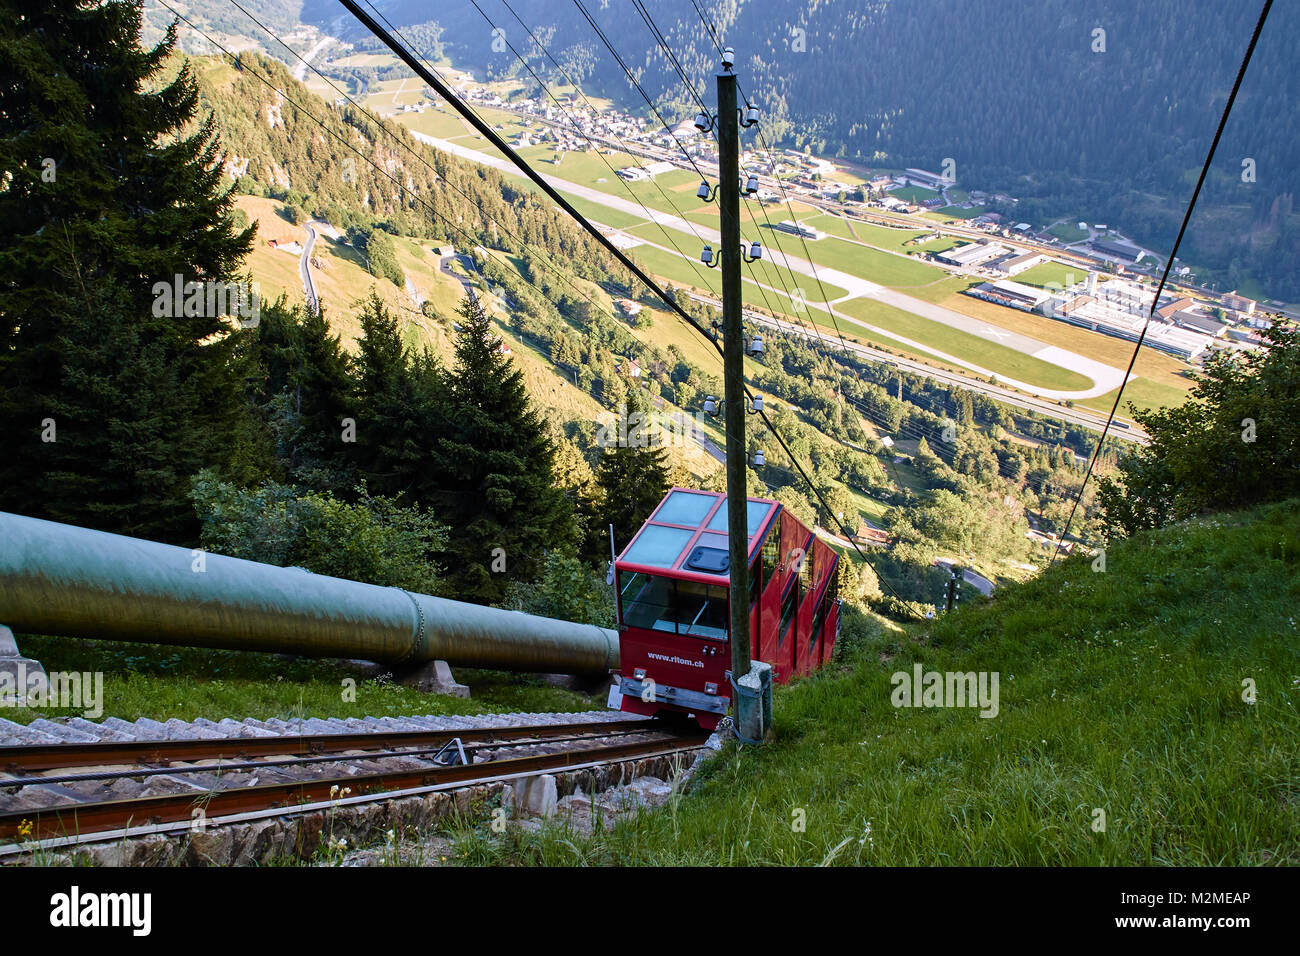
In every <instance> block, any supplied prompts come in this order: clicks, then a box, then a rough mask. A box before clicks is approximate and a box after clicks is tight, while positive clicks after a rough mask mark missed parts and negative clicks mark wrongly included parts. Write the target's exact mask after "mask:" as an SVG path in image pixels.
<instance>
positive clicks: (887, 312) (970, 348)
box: [835, 299, 1092, 390]
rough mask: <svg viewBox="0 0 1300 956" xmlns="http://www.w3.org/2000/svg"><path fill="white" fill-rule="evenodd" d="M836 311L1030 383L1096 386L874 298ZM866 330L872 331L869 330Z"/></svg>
mask: <svg viewBox="0 0 1300 956" xmlns="http://www.w3.org/2000/svg"><path fill="white" fill-rule="evenodd" d="M835 311H836V312H837V314H839V315H841V316H844V315H848V316H851V317H852V318H857V319H861V320H863V321H864V322H867V323H870V324H871V325H875V326H877V327H879V328H881V329H884V330H886V331H888V332H895V333H897V334H898V335H901V336H903V337H904V338H908V339H912V340H913V341H915V342H919V343H921V344H922V345H928V346H929V347H931V348H934V349H938V350H939V351H941V352H946V353H947V354H949V355H953V356H957V357H959V358H962V359H965V360H966V361H968V362H972V363H974V364H976V365H979V366H981V367H982V368H986V369H988V370H989V371H991V372H995V373H996V374H998V375H1001V376H1005V377H1007V378H1014V379H1016V380H1017V381H1020V382H1024V383H1025V384H1027V385H1037V386H1039V387H1042V388H1056V389H1061V390H1082V389H1086V388H1089V387H1090V386H1091V385H1092V379H1090V378H1088V377H1087V376H1086V375H1080V374H1079V373H1078V372H1072V371H1070V370H1069V369H1064V368H1061V367H1060V366H1059V365H1053V364H1052V363H1051V362H1044V361H1043V360H1042V359H1039V358H1034V357H1033V356H1032V355H1026V354H1025V353H1023V352H1017V351H1016V350H1015V349H1013V348H1009V347H1008V346H1005V345H999V344H998V343H996V342H991V341H989V340H987V339H984V338H981V337H980V336H978V335H972V334H970V333H969V332H963V331H961V330H959V329H954V328H952V327H951V326H948V325H944V324H943V323H942V322H934V321H932V320H930V319H924V318H921V316H919V315H913V314H912V313H910V312H904V311H903V310H901V309H896V308H894V307H893V306H889V305H886V304H884V303H883V302H877V301H875V300H874V299H853V300H851V301H849V302H842V303H840V304H839V305H838V306H836V307H835ZM841 321H843V320H841ZM856 331H857V330H855V332H856ZM863 333H864V334H868V335H869V334H871V333H868V332H866V331H865V330H863Z"/></svg>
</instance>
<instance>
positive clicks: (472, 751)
mask: <svg viewBox="0 0 1300 956" xmlns="http://www.w3.org/2000/svg"><path fill="white" fill-rule="evenodd" d="M521 716H523V715H521ZM531 716H533V717H537V718H544V719H545V722H541V721H539V722H535V723H521V722H520V721H518V720H515V721H511V722H509V723H507V724H506V725H499V726H482V725H481V724H482V721H481V719H475V718H461V719H459V720H457V719H455V718H452V719H438V718H407V719H405V720H403V721H395V722H394V723H396V724H397V727H396V728H395V727H393V726H392V725H391V724H390V725H385V724H383V723H382V722H381V721H373V720H372V721H361V722H352V723H354V724H362V725H363V726H365V729H356V728H355V727H354V728H353V729H352V730H351V731H350V732H339V731H338V730H337V729H335V727H329V729H328V730H327V731H326V732H308V733H303V732H299V733H294V732H293V730H292V726H293V725H291V724H285V725H284V726H285V728H286V729H287V732H284V733H263V734H260V735H256V736H236V735H233V734H227V735H221V736H219V735H216V734H213V733H211V731H209V733H208V735H207V736H206V737H202V738H199V737H189V738H179V739H162V740H160V739H108V740H102V739H101V740H68V741H65V742H62V743H42V742H37V743H9V744H8V745H5V746H0V852H3V851H5V850H10V851H12V850H14V849H17V848H18V846H19V845H20V844H29V845H30V844H32V843H33V841H36V842H42V841H54V842H56V843H58V844H67V843H75V842H86V841H89V840H93V839H94V837H95V835H96V834H100V835H103V834H113V835H119V834H125V833H129V832H157V831H159V830H160V829H162V830H165V829H168V828H169V827H170V828H171V829H176V828H177V827H176V826H174V825H187V824H191V823H192V822H193V821H194V820H196V818H198V819H201V820H202V825H204V826H207V825H209V824H211V825H219V824H220V823H221V822H222V819H223V818H229V819H235V818H239V817H241V816H247V815H250V814H253V815H266V814H268V813H270V814H275V815H294V814H299V813H308V812H314V811H318V810H320V809H321V808H322V807H327V806H330V805H334V804H336V803H338V802H339V801H340V799H341V798H342V799H344V800H345V801H346V802H347V803H349V804H354V803H356V802H366V801H374V800H385V799H394V798H400V797H403V796H408V795H412V794H418V793H423V792H427V791H429V790H431V789H449V788H455V787H462V786H472V785H475V784H479V783H484V782H490V781H499V780H513V779H519V778H524V777H529V776H534V775H537V774H542V773H548V772H553V771H566V770H575V769H580V768H588V767H593V766H600V765H606V764H612V763H620V762H623V761H633V760H641V759H645V758H650V757H666V756H671V755H673V754H681V753H686V752H688V751H692V750H696V749H698V748H700V747H702V746H703V745H704V742H705V740H706V739H707V735H704V734H699V733H695V734H691V735H686V736H683V735H682V734H681V733H679V732H678V731H677V730H676V729H675V728H671V727H669V726H667V725H665V724H663V723H661V722H658V721H654V720H645V719H611V717H610V715H608V714H605V713H600V714H595V715H585V716H592V717H598V718H599V719H589V720H577V721H573V720H567V721H566V720H559V721H557V720H555V719H554V718H556V717H569V716H571V715H531ZM577 716H584V715H577ZM47 723H48V722H47ZM83 723H88V722H83ZM151 723H152V722H151ZM177 723H179V722H177ZM230 723H231V724H233V725H234V727H236V728H244V727H245V725H244V724H237V723H235V722H233V721H232V722H230ZM255 723H260V722H255ZM282 723H283V722H282ZM329 723H330V722H319V721H318V722H315V724H316V726H318V727H319V726H320V725H322V724H325V725H327V726H328V724H329ZM334 723H335V724H338V723H341V722H334ZM429 723H434V724H439V723H441V724H446V723H453V724H459V726H450V727H448V726H421V724H426V725H427V724H429ZM412 724H415V725H416V726H415V727H412V726H411V725H412ZM10 726H11V727H12V726H16V725H10ZM90 726H98V725H90ZM127 726H130V725H127ZM159 726H161V725H159ZM182 726H189V725H182ZM213 726H215V725H213ZM262 726H263V727H266V726H267V725H265V724H263V725H262ZM46 729H49V728H46ZM37 732H38V733H39V732H40V731H39V730H38V731H37ZM173 732H174V733H180V731H176V730H175V729H174V730H173ZM80 733H81V734H82V735H84V736H89V734H86V733H85V731H80ZM114 733H115V736H117V737H119V738H120V737H125V736H126V735H125V734H123V733H122V732H121V731H120V730H119V731H115V732H114ZM6 843H7V844H9V846H8V847H6V846H5V844H6Z"/></svg>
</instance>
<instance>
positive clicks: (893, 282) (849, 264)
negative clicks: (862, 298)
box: [763, 224, 944, 289]
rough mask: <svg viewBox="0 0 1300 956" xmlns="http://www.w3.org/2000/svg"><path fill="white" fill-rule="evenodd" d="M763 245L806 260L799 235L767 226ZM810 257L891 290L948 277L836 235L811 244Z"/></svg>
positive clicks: (932, 267) (921, 264) (910, 261)
mask: <svg viewBox="0 0 1300 956" xmlns="http://www.w3.org/2000/svg"><path fill="white" fill-rule="evenodd" d="M763 244H764V245H770V246H776V247H777V248H778V249H779V250H780V251H782V252H785V253H788V254H790V255H792V256H799V257H801V258H805V257H806V256H805V253H804V249H803V245H802V244H801V243H800V242H799V239H798V238H797V237H796V236H791V235H786V234H783V233H779V232H777V231H776V230H774V229H768V228H767V227H766V224H764V227H763ZM808 255H811V256H812V258H813V261H814V262H815V263H816V264H817V265H819V266H829V267H831V268H832V269H840V270H842V271H844V272H847V273H849V274H850V275H855V276H859V277H861V278H863V279H870V280H871V281H872V282H877V283H879V284H880V285H885V286H890V287H891V288H900V289H901V288H910V287H912V286H918V285H925V284H927V283H929V282H933V281H934V280H935V279H941V278H943V276H944V272H943V270H941V269H936V268H935V267H934V266H930V265H926V264H925V263H924V262H920V261H917V260H914V259H909V258H904V257H903V256H898V255H894V254H893V253H889V252H882V251H881V250H879V249H872V248H870V247H869V246H865V245H862V244H861V243H856V242H849V241H846V240H844V239H839V238H836V237H835V236H827V237H826V238H825V239H818V240H817V241H816V242H812V241H809V243H808Z"/></svg>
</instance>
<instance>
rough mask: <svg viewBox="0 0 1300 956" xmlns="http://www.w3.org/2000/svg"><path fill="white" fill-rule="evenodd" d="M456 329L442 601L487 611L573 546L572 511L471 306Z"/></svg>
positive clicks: (544, 433) (532, 412) (540, 429)
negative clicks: (555, 553)
mask: <svg viewBox="0 0 1300 956" xmlns="http://www.w3.org/2000/svg"><path fill="white" fill-rule="evenodd" d="M457 312H458V313H459V315H460V317H461V322H460V325H461V329H460V332H459V333H458V336H457V340H456V362H455V367H454V369H453V370H452V372H451V375H450V378H449V382H448V398H449V407H448V420H449V428H448V431H447V433H446V434H445V435H443V436H442V437H441V438H440V440H439V441H438V446H437V452H436V458H437V473H438V474H439V476H440V478H441V481H442V487H441V488H440V489H438V490H436V491H433V492H432V493H431V494H432V499H433V500H434V501H435V502H436V504H435V506H434V511H435V513H436V514H437V515H438V517H439V518H440V519H441V520H443V521H446V522H447V523H448V524H449V525H450V526H451V529H452V534H451V546H450V548H449V553H448V555H447V558H446V560H445V561H444V564H445V565H446V568H447V579H448V581H449V582H450V583H449V586H448V594H450V595H451V596H453V597H459V598H461V599H462V600H473V601H484V602H497V601H500V600H501V599H502V598H503V597H504V595H505V586H506V584H507V583H508V582H509V581H511V580H522V581H528V580H533V579H535V578H536V577H537V575H538V574H539V573H540V570H541V567H542V560H543V556H544V554H545V553H546V552H548V551H552V550H564V549H566V548H571V547H572V546H573V545H574V544H575V543H576V542H575V538H576V526H575V523H574V517H573V509H572V506H571V504H570V502H569V501H568V500H567V499H566V497H565V495H564V492H563V490H562V489H560V488H559V487H557V485H556V478H555V454H556V450H555V445H554V443H553V442H552V440H551V437H550V435H549V434H548V429H547V426H546V423H545V421H543V419H542V417H541V415H540V414H539V413H538V412H537V410H536V408H534V406H533V404H532V402H531V400H530V399H529V397H528V392H527V389H526V387H525V385H524V378H523V374H522V373H521V372H520V371H519V369H517V368H515V367H514V364H513V363H512V362H511V360H510V359H509V357H508V356H506V355H504V354H503V353H502V352H501V350H500V344H501V340H500V339H499V338H498V337H497V335H496V334H495V332H494V331H493V329H492V323H491V320H490V319H489V318H488V316H487V314H486V313H485V312H484V311H483V307H482V305H481V303H480V302H479V300H478V298H477V297H476V296H475V295H474V294H473V293H470V294H469V295H467V296H466V298H465V300H464V302H463V303H462V304H461V306H460V308H459V309H458V310H457Z"/></svg>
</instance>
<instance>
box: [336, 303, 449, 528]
mask: <svg viewBox="0 0 1300 956" xmlns="http://www.w3.org/2000/svg"><path fill="white" fill-rule="evenodd" d="M353 367H354V378H355V381H356V395H355V399H354V405H355V409H356V414H355V416H348V417H354V418H355V421H356V435H355V443H354V444H353V447H354V449H355V453H354V455H353V456H352V460H353V461H354V462H355V463H356V465H357V467H358V469H359V471H360V474H361V476H362V477H364V478H365V480H366V482H367V485H368V487H369V488H370V490H371V491H372V492H373V493H377V494H381V495H386V496H389V497H392V496H396V495H402V494H404V495H406V496H407V499H408V501H407V504H412V503H414V502H419V503H421V504H424V505H425V506H426V507H427V506H428V505H429V504H430V495H431V493H430V492H429V491H428V488H429V485H430V483H431V482H432V483H433V484H437V478H438V477H440V476H438V475H434V474H432V473H431V459H430V448H432V447H433V446H434V445H435V444H436V442H437V439H438V433H439V432H440V431H442V430H445V418H444V411H445V405H446V402H447V397H446V395H445V383H444V381H443V373H442V370H441V369H440V368H439V366H438V364H437V363H436V361H435V360H434V359H432V358H431V357H430V356H429V355H428V353H427V352H426V353H425V354H423V355H421V356H414V357H413V356H412V355H411V354H410V352H409V350H408V349H407V348H406V346H405V345H404V344H403V342H402V334H401V332H400V331H399V329H398V324H397V318H396V316H394V315H393V314H392V313H391V312H390V311H389V310H388V308H387V306H385V305H384V301H383V300H382V299H381V298H380V297H379V294H378V293H377V292H375V291H374V289H371V291H370V296H369V298H368V299H367V300H366V303H365V308H364V309H363V310H362V313H361V338H360V339H359V340H358V341H357V355H356V356H355V358H354V360H353ZM439 517H440V518H441V514H440V515H439Z"/></svg>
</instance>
